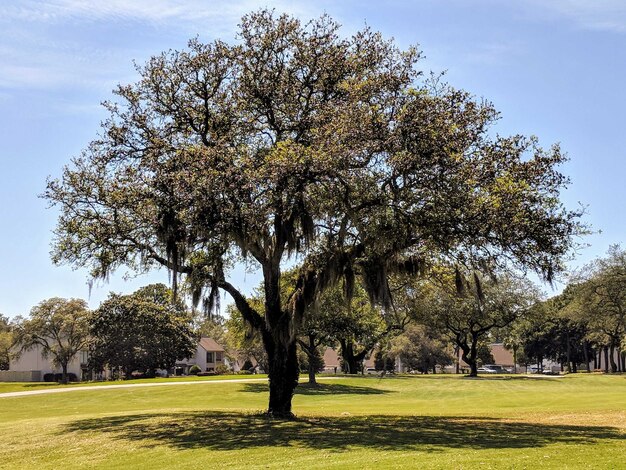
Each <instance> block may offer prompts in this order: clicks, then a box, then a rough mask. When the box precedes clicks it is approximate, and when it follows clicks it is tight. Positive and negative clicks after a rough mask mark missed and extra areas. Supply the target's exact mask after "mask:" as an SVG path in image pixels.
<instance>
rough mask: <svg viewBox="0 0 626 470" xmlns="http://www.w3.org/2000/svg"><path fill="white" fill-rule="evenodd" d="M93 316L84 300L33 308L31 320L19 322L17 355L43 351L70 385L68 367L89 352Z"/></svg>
mask: <svg viewBox="0 0 626 470" xmlns="http://www.w3.org/2000/svg"><path fill="white" fill-rule="evenodd" d="M90 316H91V312H90V311H89V310H88V309H87V302H85V301H84V300H81V299H61V298H59V297H54V298H52V299H48V300H44V301H43V302H41V303H39V304H38V305H36V306H35V307H33V308H32V310H31V311H30V316H29V318H28V319H21V318H18V319H17V322H16V326H15V328H14V330H13V333H14V341H15V344H16V347H17V348H18V353H17V354H19V353H20V352H23V351H26V350H29V349H33V348H35V347H39V348H41V353H42V355H43V356H44V357H50V358H51V359H52V363H53V364H54V365H55V366H57V367H60V368H61V370H62V378H61V381H62V382H63V383H67V382H68V375H67V366H68V364H69V363H70V362H71V361H72V359H74V357H76V355H77V354H78V353H79V352H80V351H82V350H87V345H88V339H89V318H90Z"/></svg>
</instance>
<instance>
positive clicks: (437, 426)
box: [0, 374, 626, 469]
mask: <svg viewBox="0 0 626 470" xmlns="http://www.w3.org/2000/svg"><path fill="white" fill-rule="evenodd" d="M208 382H209V381H207V383H199V384H192V385H179V386H176V387H151V388H128V389H109V390H104V389H103V390H81V391H75V392H72V393H59V394H51V395H36V396H28V397H15V398H0V436H2V437H1V441H0V442H1V443H2V445H0V468H11V469H13V468H37V469H41V468H55V469H56V468H154V469H161V468H190V469H191V468H214V469H221V468H246V469H247V468H259V469H261V468H263V469H265V468H280V469H283V468H298V469H309V468H311V469H316V468H317V469H325V468H341V469H343V468H358V469H370V468H371V469H379V468H442V469H444V468H445V469H448V468H463V469H467V468H479V467H480V468H528V469H535V468H559V469H562V468H599V469H604V468H611V469H612V468H626V376H602V375H591V376H585V375H582V374H581V375H570V376H567V377H563V378H556V379H531V378H499V377H498V378H496V377H494V378H491V377H490V378H483V379H465V378H462V377H457V376H420V377H397V378H384V379H380V378H377V377H358V378H345V379H344V378H342V379H330V380H326V381H324V382H321V383H320V386H319V387H317V388H309V387H307V386H301V387H299V389H298V392H297V395H296V397H295V398H294V412H295V413H296V414H297V419H296V420H294V421H290V422H281V421H272V420H268V419H267V418H265V417H264V416H262V415H261V414H260V412H261V411H262V410H263V409H264V407H265V406H266V401H267V387H266V385H265V384H264V383H220V382H219V381H212V383H208ZM0 391H2V390H0Z"/></svg>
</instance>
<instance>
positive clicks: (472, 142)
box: [45, 11, 580, 417]
mask: <svg viewBox="0 0 626 470" xmlns="http://www.w3.org/2000/svg"><path fill="white" fill-rule="evenodd" d="M238 36H239V39H240V40H239V42H238V43H237V44H236V45H227V44H225V43H224V42H222V41H214V42H213V43H210V44H202V43H200V42H199V41H197V40H194V41H191V42H190V44H189V48H188V49H187V50H185V51H180V52H179V51H172V52H167V53H163V54H161V55H159V56H156V57H153V58H152V59H150V60H149V61H148V62H147V63H146V65H145V66H144V67H140V68H139V69H138V73H139V74H140V79H139V80H138V81H137V82H136V83H135V84H132V85H125V86H119V87H118V88H117V90H116V92H115V93H116V96H117V101H116V102H109V103H107V104H106V107H107V109H108V111H109V112H110V117H109V119H107V120H106V121H105V122H104V123H103V129H102V131H101V137H100V138H98V139H96V140H94V141H93V142H92V143H91V144H90V145H89V146H88V147H87V149H86V150H85V151H84V152H83V154H82V155H81V156H80V157H78V158H76V159H74V160H73V162H72V164H71V165H70V166H69V167H67V168H65V170H64V172H63V175H62V177H61V178H60V179H59V180H50V181H49V183H48V188H47V191H46V194H45V197H46V198H48V200H49V201H51V202H52V203H53V204H54V205H57V206H58V207H60V212H61V213H60V217H59V222H58V226H57V229H56V231H55V236H56V239H55V250H54V254H53V259H54V260H55V262H58V263H60V262H69V263H72V264H74V265H78V266H86V267H89V268H90V269H91V273H92V275H93V276H95V277H105V276H106V275H107V274H108V273H110V272H111V271H112V270H114V269H116V268H118V267H120V266H128V267H129V268H130V269H133V270H138V271H145V270H149V269H151V268H152V267H155V266H166V267H168V268H169V269H170V270H172V271H173V272H174V274H175V275H174V276H173V279H174V283H176V282H177V281H178V278H179V276H181V275H184V276H186V278H187V280H188V284H189V285H190V286H191V287H192V290H193V291H194V294H195V295H194V298H195V300H199V299H200V293H201V292H202V291H205V292H208V298H209V299H213V300H215V299H216V298H217V297H216V296H215V295H216V294H217V289H223V290H225V291H226V292H228V293H229V294H230V295H231V296H232V298H233V300H234V302H235V304H236V306H237V308H238V309H239V311H240V312H241V314H242V316H243V318H244V320H245V321H246V322H248V323H249V324H250V325H252V327H253V328H255V329H256V330H257V331H258V332H259V334H260V335H261V337H262V340H263V344H264V347H265V350H266V354H267V357H268V366H269V377H270V379H269V386H270V396H269V406H268V412H269V413H270V414H272V415H275V416H278V417H289V416H291V400H292V396H293V393H294V389H295V387H296V385H297V380H298V364H297V357H296V335H297V333H296V332H297V331H298V328H299V326H300V324H301V321H302V318H303V316H304V315H305V311H306V309H307V308H308V307H309V305H310V304H311V303H312V302H313V300H314V299H315V298H316V297H317V296H318V295H319V294H320V293H321V292H323V291H324V290H326V289H327V288H328V287H330V286H332V285H334V284H335V283H336V282H337V281H338V280H339V279H341V278H345V279H346V284H347V286H348V289H347V290H346V293H347V295H348V297H349V296H350V293H351V292H352V291H351V289H350V288H349V286H351V285H353V284H354V282H353V281H354V277H355V276H360V277H361V278H362V279H363V284H364V286H365V288H366V290H367V292H368V294H369V296H370V298H371V301H372V302H374V303H377V304H380V305H382V306H383V307H386V308H389V307H390V305H391V302H392V299H391V295H390V290H389V286H388V281H387V279H388V275H389V274H390V273H392V272H394V271H408V272H412V273H414V272H416V270H417V269H418V268H419V267H421V266H423V263H424V259H425V258H427V257H428V256H431V255H434V256H442V257H447V258H453V259H456V260H459V259H467V260H470V259H471V260H480V261H481V263H480V265H482V266H486V265H487V264H488V262H490V263H495V262H496V261H497V260H498V259H499V255H501V254H506V259H507V260H509V262H512V263H515V264H517V265H521V266H524V267H526V268H530V269H534V270H536V271H538V272H539V273H541V274H542V275H543V276H544V277H546V278H548V279H550V278H551V277H552V275H553V273H554V272H555V271H556V270H559V269H560V268H561V258H562V256H563V255H564V254H565V253H566V252H567V251H568V250H569V248H570V247H571V244H572V235H573V234H575V233H577V232H579V231H580V226H579V225H578V223H577V219H578V217H579V215H580V214H579V213H575V212H568V211H566V210H565V209H563V207H562V206H561V205H560V203H559V199H558V195H559V190H560V189H561V188H562V187H563V186H564V185H565V184H566V183H567V179H566V178H565V177H564V176H563V175H562V174H560V173H559V172H558V171H557V170H556V166H557V165H559V164H560V163H561V162H563V161H564V157H563V155H562V154H561V152H560V150H559V148H558V147H552V148H551V149H549V150H543V149H542V148H540V147H539V145H538V144H537V141H536V139H533V138H525V137H523V136H513V137H495V138H494V137H492V133H490V131H489V127H490V125H491V124H492V123H493V122H494V121H495V120H496V119H497V112H496V110H495V109H494V108H493V106H492V105H491V104H490V103H488V102H485V101H479V100H476V99H474V98H473V97H472V96H471V95H470V94H468V93H466V92H463V91H459V90H455V89H453V88H451V87H448V86H445V85H443V84H441V83H437V82H436V81H435V82H432V81H424V80H422V79H421V73H420V71H419V70H418V69H417V61H418V59H419V57H420V56H419V53H418V52H416V50H415V49H413V48H410V49H408V50H406V51H402V50H400V49H398V48H397V47H396V46H395V45H394V43H393V42H392V41H387V40H384V39H383V38H382V37H381V36H380V34H378V33H376V32H373V31H371V30H369V29H367V28H366V29H364V30H362V31H358V32H357V33H355V34H354V35H353V36H352V37H349V38H341V37H340V36H339V26H338V25H337V24H336V23H335V22H333V21H332V20H331V19H330V18H328V17H326V16H323V17H321V18H319V19H316V20H313V21H311V22H309V23H307V24H305V25H303V24H301V23H300V21H299V20H297V19H295V18H292V17H289V16H287V15H281V16H277V15H274V14H273V13H272V12H269V11H259V12H256V13H252V14H250V15H247V16H245V17H244V18H243V19H242V21H241V25H240V28H239V34H238ZM295 254H297V256H298V259H299V260H302V266H303V267H302V270H301V273H300V275H299V276H298V277H297V279H296V280H295V281H294V282H295V284H294V285H293V288H294V289H293V290H294V295H293V296H291V298H290V299H289V302H287V303H283V302H282V301H281V296H280V290H281V281H282V280H283V276H282V271H283V268H284V267H285V264H286V263H287V262H288V258H289V255H295ZM242 259H247V260H250V261H251V263H250V264H251V265H254V266H258V267H259V269H260V271H261V272H262V274H263V283H264V299H265V300H264V305H263V306H262V307H261V308H254V307H253V306H252V305H251V304H250V303H249V302H248V299H246V297H245V296H244V295H242V293H241V292H240V290H239V289H238V288H237V287H236V286H234V285H233V284H232V283H230V282H229V281H228V273H229V270H230V268H231V267H232V266H233V264H234V263H238V262H240V261H242ZM211 305H212V302H211V301H209V302H208V303H207V306H208V307H210V306H211Z"/></svg>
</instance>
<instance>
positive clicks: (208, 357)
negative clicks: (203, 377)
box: [206, 351, 215, 363]
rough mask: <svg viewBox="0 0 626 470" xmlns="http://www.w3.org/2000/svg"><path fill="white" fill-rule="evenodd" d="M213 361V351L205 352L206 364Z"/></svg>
mask: <svg viewBox="0 0 626 470" xmlns="http://www.w3.org/2000/svg"><path fill="white" fill-rule="evenodd" d="M213 359H214V356H213V351H207V352H206V361H207V362H208V363H212V362H215V361H214V360H213Z"/></svg>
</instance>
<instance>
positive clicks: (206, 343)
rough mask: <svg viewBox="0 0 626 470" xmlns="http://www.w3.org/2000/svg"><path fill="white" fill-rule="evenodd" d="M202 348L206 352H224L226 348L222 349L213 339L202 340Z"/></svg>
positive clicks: (203, 338)
mask: <svg viewBox="0 0 626 470" xmlns="http://www.w3.org/2000/svg"><path fill="white" fill-rule="evenodd" d="M200 346H201V347H202V349H204V350H205V351H222V352H223V351H224V348H223V347H221V346H220V345H219V344H218V343H217V341H215V340H214V339H213V338H207V337H202V338H200Z"/></svg>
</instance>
